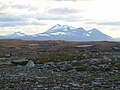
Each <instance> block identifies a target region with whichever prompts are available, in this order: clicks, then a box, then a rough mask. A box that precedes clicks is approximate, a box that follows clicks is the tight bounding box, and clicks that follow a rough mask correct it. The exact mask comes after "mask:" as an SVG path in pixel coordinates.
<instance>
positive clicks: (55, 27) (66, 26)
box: [47, 24, 75, 32]
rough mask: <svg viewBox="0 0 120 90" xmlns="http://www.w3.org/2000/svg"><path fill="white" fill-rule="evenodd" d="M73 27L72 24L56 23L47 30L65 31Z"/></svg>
mask: <svg viewBox="0 0 120 90" xmlns="http://www.w3.org/2000/svg"><path fill="white" fill-rule="evenodd" d="M74 29H75V28H74V27H72V26H68V25H60V24H56V25H55V26H53V27H52V28H50V29H49V30H48V31H47V32H58V31H64V32H67V31H69V30H74Z"/></svg>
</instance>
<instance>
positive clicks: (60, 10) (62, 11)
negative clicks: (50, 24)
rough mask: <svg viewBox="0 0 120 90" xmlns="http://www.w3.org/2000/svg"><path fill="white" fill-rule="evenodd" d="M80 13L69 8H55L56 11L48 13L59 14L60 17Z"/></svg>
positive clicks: (51, 10)
mask: <svg viewBox="0 0 120 90" xmlns="http://www.w3.org/2000/svg"><path fill="white" fill-rule="evenodd" d="M79 12H80V11H79V10H76V9H69V8H54V9H50V10H49V11H48V13H51V14H59V15H66V14H75V13H79Z"/></svg>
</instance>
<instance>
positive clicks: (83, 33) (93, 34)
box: [0, 24, 112, 41]
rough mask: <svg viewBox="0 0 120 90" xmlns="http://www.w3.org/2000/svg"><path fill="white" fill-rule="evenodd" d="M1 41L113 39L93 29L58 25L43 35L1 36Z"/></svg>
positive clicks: (16, 33)
mask: <svg viewBox="0 0 120 90" xmlns="http://www.w3.org/2000/svg"><path fill="white" fill-rule="evenodd" d="M0 38H1V39H22V40H68V41H104V40H111V39H112V37H110V36H108V35H106V34H104V33H102V32H100V31H99V30H97V29H95V28H93V29H91V30H85V29H83V28H74V27H71V26H67V25H60V24H57V25H55V26H54V27H52V28H50V29H48V30H47V31H45V32H43V33H38V34H34V35H26V34H24V33H21V32H14V33H11V34H8V35H4V36H0Z"/></svg>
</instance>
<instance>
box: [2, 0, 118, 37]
mask: <svg viewBox="0 0 120 90" xmlns="http://www.w3.org/2000/svg"><path fill="white" fill-rule="evenodd" d="M119 4H120V0H0V35H5V34H9V33H13V32H18V31H20V32H23V33H26V34H29V35H31V34H36V33H42V32H44V31H46V30H48V29H49V28H51V27H53V26H54V25H56V24H61V25H69V26H73V27H76V28H79V27H82V28H84V29H86V30H90V29H92V28H97V29H99V30H100V31H101V32H103V33H105V34H107V35H109V36H112V37H113V38H118V37H120V10H119V9H120V5H119Z"/></svg>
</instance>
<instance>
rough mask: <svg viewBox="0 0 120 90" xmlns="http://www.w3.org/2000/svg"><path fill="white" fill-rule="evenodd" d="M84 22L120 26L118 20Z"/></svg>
mask: <svg viewBox="0 0 120 90" xmlns="http://www.w3.org/2000/svg"><path fill="white" fill-rule="evenodd" d="M86 24H96V25H111V26H120V21H117V22H87V23H86Z"/></svg>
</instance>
